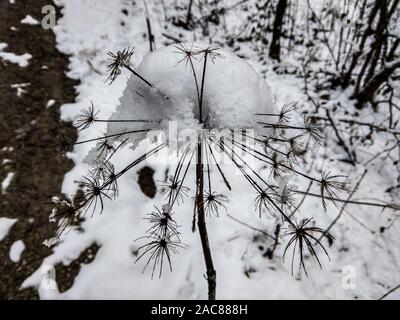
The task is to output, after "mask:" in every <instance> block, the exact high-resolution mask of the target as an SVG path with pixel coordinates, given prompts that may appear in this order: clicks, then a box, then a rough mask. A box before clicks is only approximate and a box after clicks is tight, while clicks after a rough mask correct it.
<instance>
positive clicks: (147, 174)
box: [138, 167, 157, 198]
mask: <svg viewBox="0 0 400 320" xmlns="http://www.w3.org/2000/svg"><path fill="white" fill-rule="evenodd" d="M153 175H154V170H153V169H152V168H150V167H144V168H142V169H140V170H139V171H138V183H139V186H140V190H142V192H143V193H144V194H145V195H146V196H148V197H149V198H154V196H155V195H156V192H157V187H156V184H155V182H154V179H153Z"/></svg>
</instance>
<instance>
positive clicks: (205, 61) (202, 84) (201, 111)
mask: <svg viewBox="0 0 400 320" xmlns="http://www.w3.org/2000/svg"><path fill="white" fill-rule="evenodd" d="M207 57H208V53H207V52H205V53H204V65H203V75H202V78H201V92H200V104H199V113H200V114H199V118H200V123H203V93H204V80H205V78H206V68H207Z"/></svg>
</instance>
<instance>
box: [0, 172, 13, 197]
mask: <svg viewBox="0 0 400 320" xmlns="http://www.w3.org/2000/svg"><path fill="white" fill-rule="evenodd" d="M14 175H15V172H9V173H8V174H7V176H6V177H5V179H4V180H3V181H2V183H1V193H2V194H5V193H6V192H7V188H8V186H9V185H10V183H11V180H12V179H13V178H14Z"/></svg>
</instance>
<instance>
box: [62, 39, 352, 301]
mask: <svg viewBox="0 0 400 320" xmlns="http://www.w3.org/2000/svg"><path fill="white" fill-rule="evenodd" d="M158 55H159V56H158ZM110 57H111V58H112V63H111V64H110V66H109V72H110V75H109V80H110V81H111V82H112V81H114V80H115V79H116V77H117V76H118V75H120V73H121V70H122V69H127V70H129V71H130V72H131V73H132V74H133V76H132V77H131V79H130V80H129V81H128V87H127V89H126V90H127V92H129V97H135V99H137V100H135V101H136V102H135V101H130V100H126V99H127V98H126V97H124V96H123V97H122V99H121V106H120V107H119V109H118V110H117V112H116V113H115V114H114V115H113V116H112V117H111V118H110V119H101V118H100V117H99V112H98V111H97V110H96V108H95V106H94V104H91V106H90V107H89V109H88V110H86V111H83V112H82V115H81V117H79V118H78V120H77V121H76V125H77V127H78V128H79V129H80V130H86V129H88V128H89V127H90V126H91V125H92V124H93V123H95V122H105V123H107V125H108V132H107V133H106V134H105V135H104V136H101V137H99V138H95V139H90V140H86V141H78V142H76V143H75V145H76V144H81V143H90V142H97V143H98V146H97V149H95V150H96V151H97V160H96V161H95V162H94V163H93V165H92V169H91V172H90V173H89V175H88V176H85V177H84V178H83V181H82V182H81V186H82V187H83V189H84V195H85V200H84V202H83V203H82V204H81V206H80V207H79V208H78V209H80V210H83V211H84V212H86V211H87V210H91V213H92V214H93V213H94V212H95V211H96V210H99V211H100V212H101V211H103V208H104V201H107V200H112V199H114V198H116V197H117V195H118V183H117V181H118V179H119V178H120V177H121V176H123V175H124V174H125V173H126V172H128V171H129V170H130V169H132V168H133V167H135V166H137V165H138V164H140V163H141V162H143V161H144V160H146V159H148V158H149V157H152V156H154V155H155V154H157V153H158V152H159V151H161V150H162V149H164V148H167V147H171V145H170V140H166V141H161V142H159V141H157V143H155V146H154V147H153V148H151V149H150V150H149V151H148V152H146V153H144V154H143V155H141V156H140V157H138V158H137V159H135V160H134V161H132V162H131V163H130V164H128V165H127V166H126V167H125V168H123V169H122V170H120V171H118V172H116V171H115V169H114V166H113V164H112V163H111V158H112V157H114V158H115V157H116V156H117V154H118V151H119V150H121V148H122V147H123V146H124V145H125V144H127V142H132V144H133V145H136V144H137V141H138V140H141V139H144V138H145V137H146V136H145V134H146V133H149V132H151V131H152V130H165V123H166V121H167V120H169V121H172V120H176V121H180V122H179V124H180V123H183V127H185V126H186V127H187V126H189V127H190V126H194V127H196V131H195V132H196V134H195V139H194V140H192V141H190V142H185V141H184V142H180V143H178V146H177V149H176V150H173V151H175V152H176V153H178V155H179V156H178V157H177V165H176V167H175V171H174V172H173V174H172V175H171V176H169V177H168V178H167V179H166V181H165V182H161V185H160V192H161V193H162V194H163V196H164V201H165V203H164V204H163V205H162V206H161V209H159V208H158V207H155V210H154V211H153V212H151V213H150V214H149V215H147V216H146V218H145V219H146V220H147V221H148V222H149V223H150V225H151V226H150V227H149V228H148V230H147V235H145V236H144V237H141V238H139V239H138V240H140V241H145V242H146V244H144V245H142V246H140V247H139V256H138V258H137V261H139V260H141V258H145V257H146V258H147V263H146V265H145V269H146V267H147V266H148V265H150V264H152V277H153V275H154V272H155V270H156V268H157V266H158V267H159V276H161V273H162V269H163V265H165V261H167V263H168V265H169V268H170V269H171V270H172V262H171V256H172V254H175V253H178V250H179V249H183V248H184V247H185V246H184V245H183V243H182V242H181V239H180V237H179V231H178V229H179V226H178V224H177V222H176V220H175V219H174V217H176V216H177V215H176V214H175V215H174V214H173V210H174V208H175V207H176V206H177V205H179V204H180V203H182V202H183V201H185V200H186V199H190V197H189V195H190V193H191V190H190V189H189V187H188V186H187V185H190V183H189V181H187V176H188V175H187V173H188V171H189V170H190V169H191V168H192V167H195V170H196V181H195V183H194V184H195V190H193V191H194V192H193V198H194V199H195V200H194V210H193V212H194V214H193V225H192V228H193V230H195V229H196V222H197V229H198V232H199V233H200V238H201V242H202V246H203V252H204V258H205V263H206V267H207V275H208V276H207V281H208V284H209V298H210V299H213V298H215V281H216V280H215V278H216V273H215V270H214V267H213V262H212V256H211V251H210V245H209V241H208V237H207V230H206V225H205V217H206V216H207V215H208V216H211V215H213V216H219V215H220V213H221V212H228V210H229V207H228V200H229V192H230V190H231V189H232V185H231V182H230V181H229V175H228V171H227V170H225V165H224V164H222V163H220V162H219V161H218V159H217V154H218V155H219V156H223V157H224V158H225V160H228V162H229V164H230V165H233V166H234V167H236V168H237V170H238V171H239V172H240V173H241V174H242V176H243V177H244V183H248V186H249V188H250V190H251V189H253V190H254V191H255V193H256V198H255V200H254V209H255V211H256V212H257V213H258V215H259V216H260V217H264V216H265V217H270V216H271V215H272V216H273V217H275V218H276V217H280V219H281V221H282V223H283V228H286V229H287V231H286V232H285V233H284V234H283V235H282V236H281V238H289V237H290V239H289V240H288V242H287V246H286V249H285V252H284V256H285V254H286V252H287V251H288V250H289V248H291V247H292V246H293V251H292V272H293V261H294V259H295V256H296V254H298V255H299V257H300V265H299V267H300V268H302V269H303V270H304V271H305V270H306V266H305V262H304V254H305V252H306V251H308V252H309V253H310V254H311V255H312V256H314V257H315V258H316V260H317V262H318V264H320V260H319V259H318V256H317V255H318V252H317V251H318V248H317V247H319V249H322V251H323V252H324V253H327V252H326V250H325V248H324V247H323V245H322V243H321V242H320V240H317V238H316V236H315V234H317V233H320V234H323V235H324V236H327V237H330V235H328V234H326V233H325V231H324V230H323V229H320V228H318V227H314V226H310V223H311V219H302V220H300V222H298V220H299V219H301V218H300V217H298V216H299V215H300V210H299V207H300V205H301V202H302V201H301V202H300V204H299V202H298V201H297V200H298V199H297V196H298V195H299V194H301V192H300V193H299V190H294V188H293V186H292V185H289V183H288V182H287V181H288V180H289V178H290V176H293V175H295V176H297V177H299V178H301V179H305V180H307V181H309V182H310V186H311V185H312V184H315V185H318V186H320V197H321V199H322V207H323V208H324V209H326V201H327V200H332V201H335V200H336V199H339V194H338V193H339V192H342V191H346V190H347V188H345V187H344V184H343V183H344V182H343V179H342V178H344V177H343V176H341V175H332V174H330V173H329V172H328V173H324V174H323V175H322V176H321V178H317V177H313V176H311V175H308V174H307V173H305V172H304V171H303V170H302V157H303V155H304V153H305V147H304V146H305V143H304V142H305V141H306V140H308V143H309V142H310V141H314V142H316V143H317V144H320V143H321V140H322V139H323V135H322V132H321V127H320V126H316V125H315V124H314V123H313V122H312V121H311V120H310V119H309V118H307V117H304V119H303V123H302V124H298V123H295V124H291V123H290V122H291V120H292V119H293V118H296V119H298V118H299V117H293V114H294V112H296V107H297V106H296V104H295V103H292V104H288V105H286V106H283V108H282V110H281V111H279V112H274V108H273V102H272V101H269V99H270V95H269V93H268V92H269V91H268V87H267V86H266V85H265V83H264V81H263V80H262V79H261V78H260V79H259V78H258V75H256V73H255V71H254V70H253V69H251V67H249V66H248V65H246V64H245V62H243V61H242V60H241V59H238V58H233V55H232V54H229V53H226V52H223V50H221V49H220V48H219V47H218V46H216V45H209V46H201V45H188V44H178V45H175V46H173V47H172V48H169V47H167V48H163V49H160V50H159V51H158V50H157V51H154V52H152V53H151V55H150V56H149V57H145V59H144V61H143V62H142V63H141V64H140V65H139V67H138V68H137V69H135V70H133V69H132V68H133V67H132V64H131V59H132V57H133V50H129V49H125V50H123V51H121V52H117V54H110ZM161 58H162V59H163V60H162V63H161V62H160V61H161V60H160V61H159V60H157V59H161ZM236 59H237V60H236ZM220 64H222V67H221V65H220ZM149 65H151V67H150V66H149ZM228 65H229V66H230V67H231V68H233V70H230V72H231V73H232V72H237V70H235V69H234V68H235V67H237V68H239V69H240V68H243V69H241V70H239V72H237V75H238V78H237V79H236V78H234V77H233V78H226V79H224V78H223V77H224V75H225V74H226V73H224V72H226V71H224V68H227V66H228ZM157 68H162V69H160V70H159V74H150V73H149V72H150V70H153V72H155V73H156V72H157V70H158V69H157ZM187 68H188V69H189V70H187ZM241 74H243V75H245V76H246V75H247V76H248V77H249V79H246V80H247V81H245V83H243V81H242V79H240V77H239V75H241ZM157 76H159V78H161V79H158V77H157ZM147 77H149V78H151V81H149V80H147V79H146V78H147ZM168 77H170V78H168ZM161 80H165V81H167V80H168V82H171V83H172V84H173V86H172V87H171V86H168V85H167V84H166V83H165V81H164V82H163V81H161ZM189 80H190V81H189ZM179 81H181V82H182V83H181V85H182V87H183V89H182V90H184V91H181V88H180V87H177V86H178V83H180V82H179ZM213 81H218V82H219V83H221V82H223V81H225V82H226V84H227V88H229V89H231V90H232V91H229V90H228V89H227V90H225V91H223V92H220V91H221V90H220V91H218V90H215V88H213V87H212V85H213V84H215V86H217V83H214V82H213ZM237 84H240V88H241V91H240V92H238V89H237V88H239V87H235V85H237ZM169 85H170V84H169ZM251 85H254V86H255V88H247V87H246V86H251ZM229 86H231V87H229ZM260 88H261V89H265V92H262V90H261V91H260ZM246 90H247V91H246ZM242 91H244V92H247V93H248V94H250V93H251V94H253V97H252V99H253V100H251V99H250V97H249V99H250V100H249V102H248V103H249V105H250V106H249V108H248V109H246V108H245V106H247V104H246V101H242V100H243V99H245V98H242V96H241V94H242ZM182 92H184V93H182ZM181 93H182V94H184V96H182V97H181V96H180V94H181ZM188 94H193V96H187V95H188ZM257 94H260V95H261V96H259V97H254V95H257ZM235 95H236V96H235ZM221 96H222V97H221ZM222 98H224V99H225V100H227V101H225V100H224V99H222ZM232 99H233V100H232ZM241 99H242V100H241ZM181 100H183V101H184V102H185V103H184V104H181ZM232 101H237V103H236V107H237V108H243V109H240V110H235V109H232V104H231V102H232ZM131 102H132V103H131ZM262 102H265V103H266V104H267V105H266V108H263V105H262ZM218 103H219V104H218ZM232 103H234V102H232ZM124 104H126V105H127V106H126V107H125V105H124ZM128 106H129V108H131V109H132V108H133V109H134V110H135V108H137V110H136V111H135V114H136V113H137V114H138V115H139V116H140V118H138V119H134V118H133V119H132V118H130V117H129V115H130V114H129V113H128V111H129V109H128ZM188 106H190V108H192V109H185V108H187V107H188ZM219 107H220V108H219ZM182 108H183V109H182ZM227 108H228V109H227ZM229 108H231V109H229ZM264 109H265V110H264ZM221 110H222V114H221V112H220V111H221ZM227 110H231V113H228V111H227ZM245 110H250V111H248V112H249V113H251V114H249V115H246V114H245V113H244V111H245ZM185 112H189V114H191V115H193V117H192V118H190V117H188V114H186V113H185ZM232 114H233V115H232ZM228 115H229V116H228ZM229 117H231V118H229ZM189 118H190V119H189ZM227 118H228V119H227ZM241 121H242V122H243V123H241ZM238 124H243V126H238ZM238 127H239V128H240V129H239V130H237V128H238ZM217 128H219V129H224V134H223V135H218V134H216V132H215V129H217ZM178 129H179V127H178ZM248 129H252V131H251V133H249V131H248ZM59 137H60V143H59V147H58V149H59V151H62V150H65V149H67V148H66V147H67V146H68V147H71V146H73V145H71V144H69V143H67V141H66V139H65V137H64V136H63V135H60V136H59ZM65 151H67V150H65ZM249 158H251V159H253V160H254V161H256V162H257V163H260V164H262V165H264V166H265V168H266V169H267V171H266V172H269V174H265V173H260V172H259V171H257V170H256V169H255V167H253V166H252V165H251V164H249V161H248V159H249ZM211 166H215V167H216V168H217V170H216V171H214V172H213V171H212V170H211ZM215 175H217V177H215ZM216 178H218V179H222V181H223V182H224V185H225V187H226V189H227V190H225V191H226V192H221V191H222V190H216V188H215V187H214V183H213V181H214V179H216ZM241 188H242V186H241ZM326 195H327V196H328V197H327V196H326ZM221 209H222V210H221ZM74 210H75V209H74ZM71 212H72V209H71ZM272 237H273V238H275V240H276V245H277V244H278V235H276V236H275V237H274V236H272ZM330 238H331V237H330Z"/></svg>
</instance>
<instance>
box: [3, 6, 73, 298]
mask: <svg viewBox="0 0 400 320" xmlns="http://www.w3.org/2000/svg"><path fill="white" fill-rule="evenodd" d="M47 4H49V1H47V0H35V1H16V2H15V4H10V3H9V1H1V2H0V42H5V43H7V44H8V47H7V48H6V49H4V51H6V52H12V53H15V54H18V55H20V54H24V53H29V54H31V55H32V58H31V59H30V61H29V65H28V66H27V67H25V68H21V67H19V66H18V64H14V63H9V62H6V61H0V77H1V79H0V95H1V98H0V105H1V106H0V182H1V181H3V180H4V178H5V177H6V176H7V174H8V173H9V172H15V175H14V177H13V179H12V180H11V184H10V185H9V187H8V188H7V192H6V193H5V194H0V217H8V218H17V219H18V221H17V222H16V223H15V224H14V225H13V226H12V228H11V229H10V231H9V233H8V235H7V236H6V237H5V238H4V239H3V240H2V241H1V242H0V298H2V299H32V298H37V297H38V295H37V292H36V290H35V289H33V288H32V289H25V290H19V288H20V285H21V284H22V282H23V281H24V280H25V279H26V278H27V277H28V276H29V275H30V274H32V272H33V271H35V270H36V269H38V268H39V266H40V264H41V262H42V260H43V258H44V257H46V256H48V255H49V254H51V252H52V250H51V249H49V248H47V247H45V246H43V245H42V242H43V240H45V239H47V238H49V237H51V236H52V235H53V233H54V231H55V225H54V224H49V223H46V220H47V218H48V216H49V213H50V212H51V206H49V205H48V202H49V199H50V197H51V196H53V195H57V194H59V192H60V189H61V183H62V180H63V177H64V174H65V173H66V172H67V171H69V170H70V169H71V168H72V166H73V163H72V162H71V161H69V160H67V159H63V160H58V161H57V160H55V157H54V153H52V151H51V150H50V149H47V148H46V146H48V147H51V145H54V133H53V130H54V129H55V128H56V127H58V126H59V125H60V122H59V117H60V113H59V108H60V106H61V105H62V104H64V103H68V102H72V101H73V100H74V98H75V91H74V85H76V84H77V82H76V81H73V80H71V79H69V78H67V77H66V75H65V71H66V70H67V65H68V57H67V56H65V55H64V54H62V53H60V52H58V51H57V49H56V48H55V36H54V34H53V32H52V31H51V30H44V29H42V28H41V26H40V25H28V24H21V23H20V21H21V20H22V19H23V18H25V16H26V15H27V14H29V15H31V16H32V17H34V18H35V19H37V20H39V21H40V20H41V17H42V16H43V15H42V13H41V8H42V6H44V5H47ZM11 27H14V28H16V29H14V28H11ZM15 84H26V85H25V86H24V87H23V88H22V89H23V90H24V92H23V93H22V94H21V95H20V97H18V96H17V88H12V87H11V85H15ZM49 100H54V101H55V103H54V105H52V106H51V107H48V108H47V107H46V106H47V104H48V101H49ZM63 126H64V127H65V128H66V130H67V132H68V135H69V136H70V137H71V138H74V137H75V136H76V132H75V129H73V128H72V127H71V125H70V124H66V123H64V124H63ZM4 159H8V160H6V162H7V163H4ZM17 240H22V241H23V242H24V244H25V250H24V251H23V252H22V255H21V258H20V259H19V261H18V262H16V263H15V262H12V261H11V260H10V256H9V252H10V247H11V245H12V244H13V243H14V242H15V241H17Z"/></svg>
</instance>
